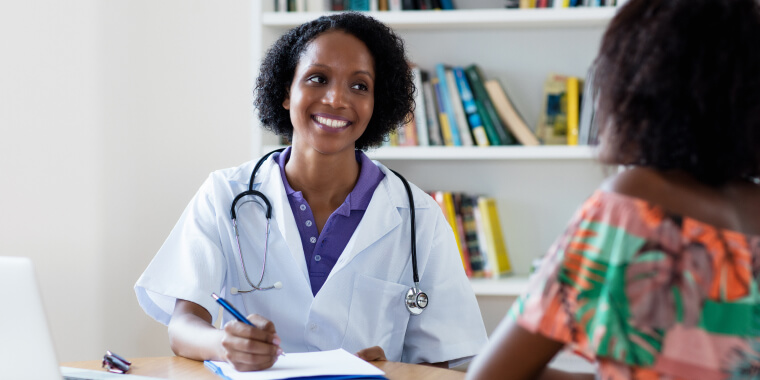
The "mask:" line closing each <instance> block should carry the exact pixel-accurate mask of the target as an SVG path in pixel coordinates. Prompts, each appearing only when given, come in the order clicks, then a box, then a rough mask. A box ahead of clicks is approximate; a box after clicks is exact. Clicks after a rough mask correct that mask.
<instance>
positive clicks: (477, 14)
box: [261, 7, 617, 29]
mask: <svg viewBox="0 0 760 380" xmlns="http://www.w3.org/2000/svg"><path fill="white" fill-rule="evenodd" d="M616 10H617V9H616V8H615V7H602V8H567V9H548V8H547V9H458V10H453V11H402V12H366V13H367V14H368V15H370V16H372V17H374V18H376V19H377V20H379V21H382V22H383V23H385V24H387V25H388V26H390V27H393V28H395V29H439V28H442V27H445V28H446V29H493V28H518V29H519V28H565V27H588V26H600V25H602V26H603V25H606V24H607V23H608V22H609V21H610V19H612V17H613V16H614V15H615V12H616ZM327 13H336V12H327ZM322 14H323V13H317V12H264V13H262V16H261V23H262V25H264V26H270V27H282V28H290V27H294V26H298V25H300V24H302V23H304V22H307V21H311V20H313V19H315V18H317V17H319V16H320V15H322Z"/></svg>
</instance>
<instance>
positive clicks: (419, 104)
mask: <svg viewBox="0 0 760 380" xmlns="http://www.w3.org/2000/svg"><path fill="white" fill-rule="evenodd" d="M422 78H423V75H422V70H420V68H419V67H418V66H413V67H412V79H413V81H414V88H415V90H414V103H415V106H414V125H415V126H416V127H417V145H419V146H428V145H430V139H429V137H428V123H427V112H426V110H425V98H424V94H425V92H424V90H423V88H422Z"/></svg>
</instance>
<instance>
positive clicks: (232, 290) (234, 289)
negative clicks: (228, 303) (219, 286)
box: [230, 288, 238, 294]
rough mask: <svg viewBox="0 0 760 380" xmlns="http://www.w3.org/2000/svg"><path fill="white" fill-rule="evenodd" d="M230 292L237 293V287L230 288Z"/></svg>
mask: <svg viewBox="0 0 760 380" xmlns="http://www.w3.org/2000/svg"><path fill="white" fill-rule="evenodd" d="M230 294H238V288H230Z"/></svg>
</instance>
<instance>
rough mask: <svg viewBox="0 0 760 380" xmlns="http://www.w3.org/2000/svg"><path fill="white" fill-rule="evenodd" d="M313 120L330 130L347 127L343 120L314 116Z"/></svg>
mask: <svg viewBox="0 0 760 380" xmlns="http://www.w3.org/2000/svg"><path fill="white" fill-rule="evenodd" d="M314 119H316V120H317V121H318V122H319V123H320V124H324V125H326V126H328V127H330V128H343V127H345V126H346V125H348V122H347V121H345V120H335V119H328V118H326V117H322V116H315V117H314Z"/></svg>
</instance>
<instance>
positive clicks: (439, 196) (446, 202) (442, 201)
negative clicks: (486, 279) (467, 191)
mask: <svg viewBox="0 0 760 380" xmlns="http://www.w3.org/2000/svg"><path fill="white" fill-rule="evenodd" d="M433 199H435V201H436V202H437V203H438V206H439V207H440V208H441V211H442V212H443V216H444V217H446V221H447V222H448V223H449V227H451V231H452V232H453V233H454V239H455V240H456V243H457V249H458V250H459V256H460V258H461V259H462V267H463V268H464V271H465V273H466V274H467V273H472V269H471V268H470V262H469V260H466V259H465V257H464V254H463V251H462V249H461V245H460V241H459V232H458V229H457V222H456V212H455V211H454V200H453V198H452V196H451V193H450V192H448V191H435V192H433Z"/></svg>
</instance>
